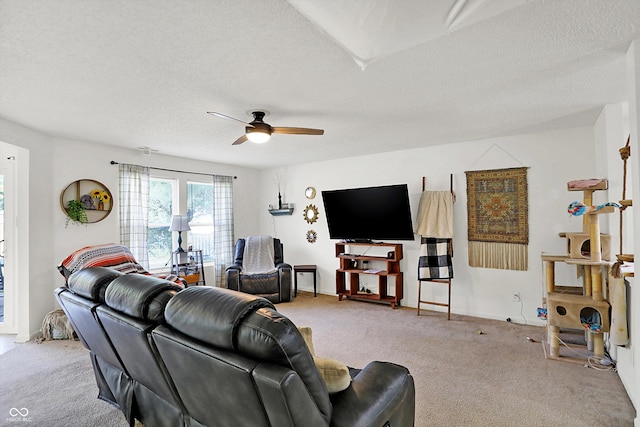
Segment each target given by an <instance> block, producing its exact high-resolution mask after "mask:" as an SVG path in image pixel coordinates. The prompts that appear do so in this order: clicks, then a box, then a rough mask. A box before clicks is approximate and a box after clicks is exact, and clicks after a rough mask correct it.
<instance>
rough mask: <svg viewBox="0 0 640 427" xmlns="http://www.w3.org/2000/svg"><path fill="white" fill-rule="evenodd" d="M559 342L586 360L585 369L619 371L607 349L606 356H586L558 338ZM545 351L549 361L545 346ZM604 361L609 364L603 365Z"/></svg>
mask: <svg viewBox="0 0 640 427" xmlns="http://www.w3.org/2000/svg"><path fill="white" fill-rule="evenodd" d="M557 339H558V342H559V343H560V344H562V345H563V346H565V347H566V348H568V349H569V350H570V351H571V352H572V353H574V354H575V355H577V356H580V357H581V358H584V359H586V361H587V364H586V365H584V367H585V368H592V369H596V370H598V371H617V368H616V364H615V362H614V361H613V359H612V358H611V356H610V355H609V352H608V351H607V349H606V348H605V350H604V352H605V356H604V357H602V356H592V355H590V354H585V353H581V352H579V351H577V350H575V349H573V348H571V347H569V345H568V344H567V343H566V342H564V341H562V339H560V338H559V337H558V338H557ZM542 347H543V349H544V357H545V359H547V358H548V357H547V349H546V347H545V346H544V344H543V346H542ZM603 361H606V362H607V363H606V364H605V363H602V362H603Z"/></svg>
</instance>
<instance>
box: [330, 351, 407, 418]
mask: <svg viewBox="0 0 640 427" xmlns="http://www.w3.org/2000/svg"><path fill="white" fill-rule="evenodd" d="M331 401H332V403H333V416H332V417H331V426H332V427H350V426H360V425H367V426H380V427H382V426H384V425H387V424H385V423H388V425H390V426H392V427H408V426H413V425H414V421H415V385H414V383H413V377H412V376H411V374H409V371H408V370H407V368H405V367H403V366H400V365H396V364H393V363H388V362H371V363H369V364H368V365H367V366H365V368H364V369H362V371H360V372H359V373H358V374H357V375H356V376H355V378H353V381H352V383H351V386H350V387H349V388H347V389H346V390H344V391H342V392H340V393H336V394H334V395H332V396H331Z"/></svg>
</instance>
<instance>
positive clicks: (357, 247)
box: [336, 242, 403, 308]
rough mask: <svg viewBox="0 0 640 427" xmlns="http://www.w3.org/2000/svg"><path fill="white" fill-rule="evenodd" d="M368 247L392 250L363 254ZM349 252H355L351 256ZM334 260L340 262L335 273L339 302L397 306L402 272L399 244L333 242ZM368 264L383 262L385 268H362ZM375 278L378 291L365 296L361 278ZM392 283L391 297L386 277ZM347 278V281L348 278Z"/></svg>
mask: <svg viewBox="0 0 640 427" xmlns="http://www.w3.org/2000/svg"><path fill="white" fill-rule="evenodd" d="M370 248H384V250H385V251H386V250H387V249H391V250H390V251H388V252H387V254H386V256H383V255H366V253H367V252H368V251H369V249H370ZM352 251H354V252H357V253H351V252H352ZM336 257H337V258H338V259H339V260H340V268H338V269H337V270H336V293H337V294H338V300H340V301H342V299H343V298H348V299H356V300H363V301H370V302H379V303H385V304H390V305H391V308H396V305H400V300H402V296H403V281H402V272H401V271H400V260H401V259H402V257H403V254H402V244H401V243H351V242H350V243H347V242H338V243H336ZM369 261H372V262H384V263H385V269H384V270H383V269H375V268H374V269H371V268H368V266H367V267H365V264H368V263H369ZM362 274H365V275H367V274H368V275H374V276H377V277H378V292H377V293H374V292H371V293H368V292H366V291H364V292H363V291H362V290H361V287H360V275H362ZM389 277H391V278H392V280H393V281H394V283H393V285H394V294H393V295H389V293H388V289H387V286H388V280H387V279H388V278H389ZM347 278H348V279H347Z"/></svg>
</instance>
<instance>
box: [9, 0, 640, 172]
mask: <svg viewBox="0 0 640 427" xmlns="http://www.w3.org/2000/svg"><path fill="white" fill-rule="evenodd" d="M311 3H312V2H310V1H304V0H291V1H290V2H286V1H276V0H262V1H255V0H217V1H211V0H202V1H198V0H136V1H130V0H0V117H3V118H5V119H7V120H11V121H14V122H17V123H20V124H22V125H24V126H27V127H31V128H34V129H37V130H39V131H41V132H44V133H47V134H50V135H54V136H59V137H64V138H69V139H74V140H79V141H92V142H98V143H103V144H109V145H114V146H121V147H128V148H132V149H137V148H138V147H145V146H146V147H151V148H152V149H154V150H158V152H159V153H162V154H167V155H174V156H181V157H190V158H197V159H203V160H210V161H214V162H221V163H231V164H238V165H243V166H249V167H256V168H266V167H275V166H281V165H287V164H296V163H306V162H311V161H317V160H324V159H332V158H338V157H348V156H356V155H361V154H364V153H376V152H385V151H394V150H400V149H409V148H416V147H423V146H429V145H437V144H445V143H451V142H458V141H469V140H475V139H482V138H488V137H494V136H505V135H513V134H519V133H528V132H536V131H542V130H547V129H555V128H564V127H574V126H584V125H591V124H593V122H594V120H595V118H596V117H597V115H598V114H599V112H600V110H601V108H602V106H603V105H605V104H608V103H617V102H621V101H625V100H626V89H625V82H626V76H625V70H624V67H625V50H626V48H627V47H628V45H629V42H630V41H631V40H633V39H634V38H635V39H637V38H640V1H636V0H562V1H559V0H549V1H541V0H538V1H521V0H513V1H506V0H492V1H489V0H486V1H483V0H466V1H465V0H456V1H454V0H430V1H424V0H415V1H399V0H397V1H390V0H387V1H383V0H378V1H376V2H372V1H364V0H362V1H355V0H354V2H353V3H354V4H355V5H356V6H357V7H349V8H347V7H343V8H339V7H338V5H339V2H338V1H337V0H331V1H329V0H327V1H326V2H313V3H317V4H322V5H325V7H324V8H321V9H318V8H317V5H316V6H314V5H313V4H311ZM348 4H351V2H350V3H348ZM399 5H402V7H403V8H404V9H399ZM425 5H427V7H425ZM365 12H366V13H365ZM385 16H387V18H385ZM350 23H352V25H351V26H350V25H349V24H350ZM261 108H262V109H266V110H268V111H270V112H271V114H270V115H269V116H268V117H266V121H267V122H268V123H270V124H271V125H273V126H296V127H313V128H322V129H325V135H324V136H299V135H274V136H273V137H272V139H271V140H270V141H269V142H268V143H266V144H263V145H256V144H252V143H249V142H247V143H245V144H242V145H239V146H231V143H232V142H233V141H234V140H235V139H236V138H238V137H239V136H240V135H241V134H242V133H243V126H242V125H241V124H240V123H237V122H234V121H229V120H222V119H219V118H217V117H213V116H211V115H207V114H206V112H207V111H218V112H221V113H223V114H226V115H229V116H232V117H236V118H238V119H241V120H244V121H250V120H251V117H250V116H248V115H247V114H246V112H247V111H248V110H251V109H261Z"/></svg>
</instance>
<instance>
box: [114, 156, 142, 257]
mask: <svg viewBox="0 0 640 427" xmlns="http://www.w3.org/2000/svg"><path fill="white" fill-rule="evenodd" d="M119 204H120V243H121V244H122V245H124V246H126V247H128V248H129V249H130V250H131V253H132V254H133V256H134V257H135V258H136V259H137V260H138V262H139V263H140V264H141V265H142V266H143V267H144V268H145V269H149V255H148V253H147V229H148V223H149V168H148V167H145V166H139V165H127V164H120V203H119Z"/></svg>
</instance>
